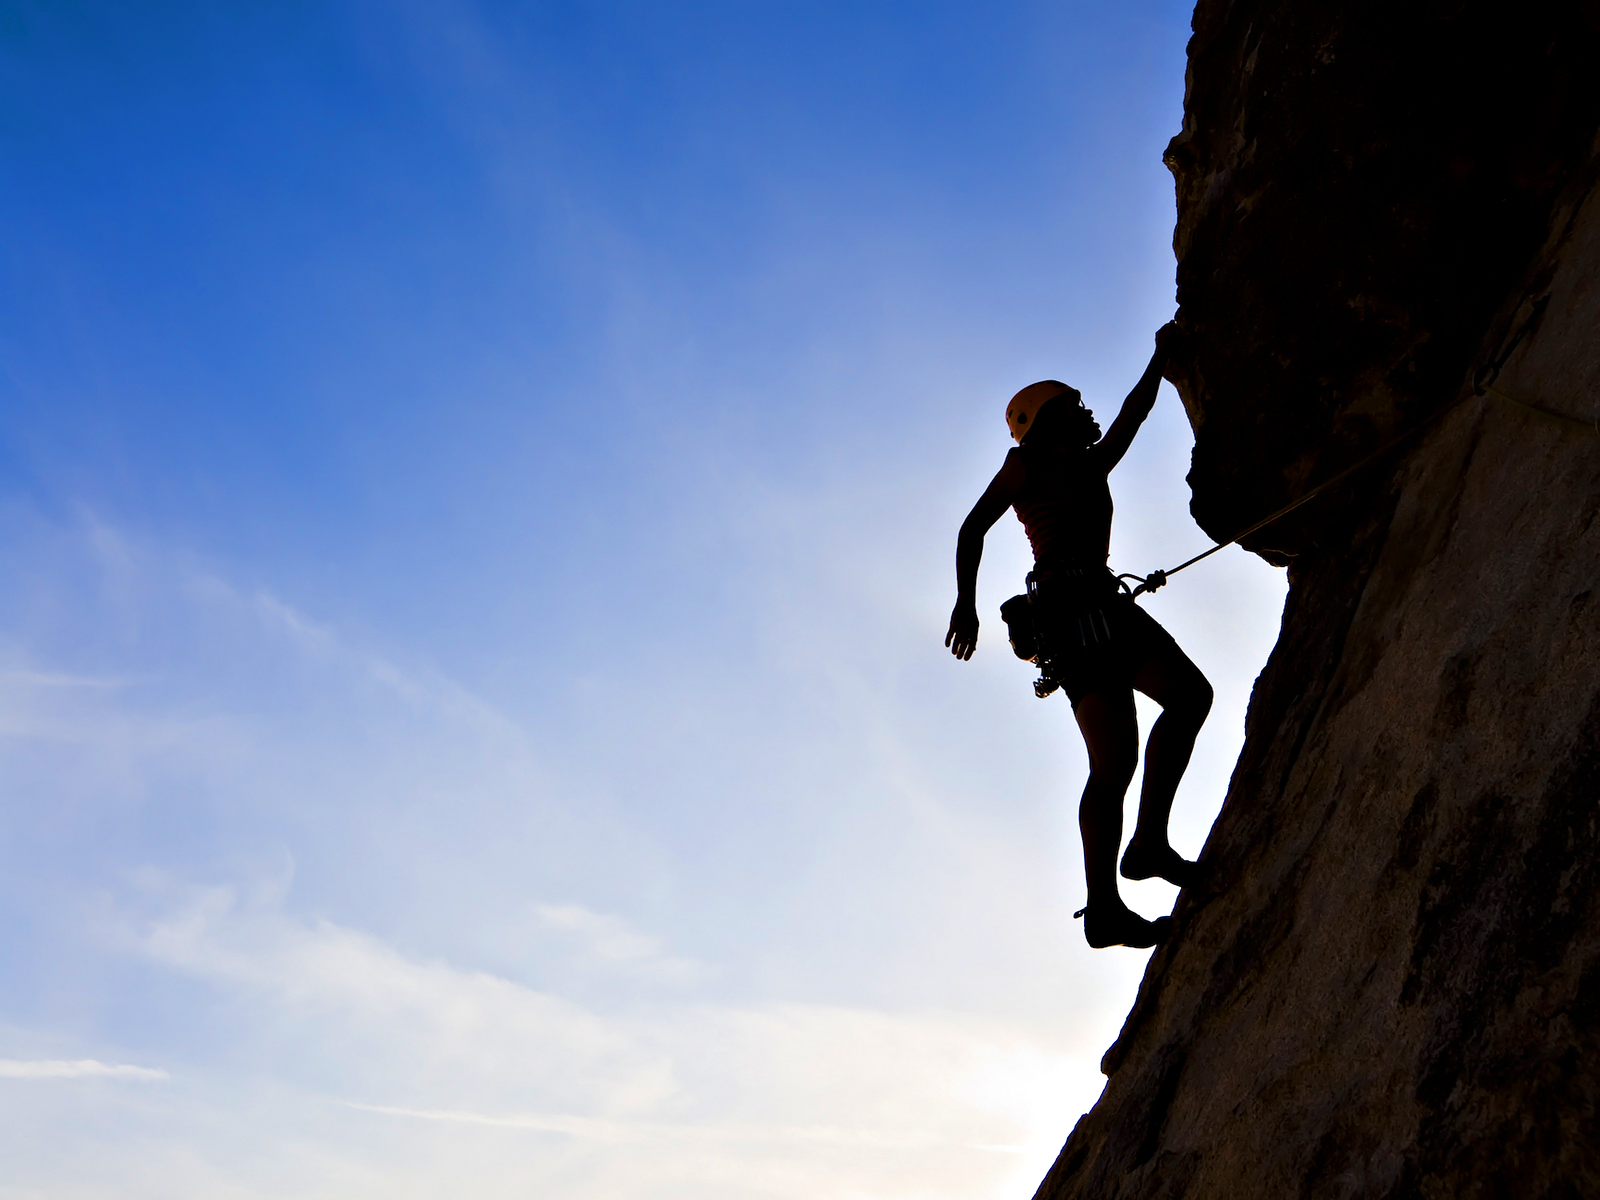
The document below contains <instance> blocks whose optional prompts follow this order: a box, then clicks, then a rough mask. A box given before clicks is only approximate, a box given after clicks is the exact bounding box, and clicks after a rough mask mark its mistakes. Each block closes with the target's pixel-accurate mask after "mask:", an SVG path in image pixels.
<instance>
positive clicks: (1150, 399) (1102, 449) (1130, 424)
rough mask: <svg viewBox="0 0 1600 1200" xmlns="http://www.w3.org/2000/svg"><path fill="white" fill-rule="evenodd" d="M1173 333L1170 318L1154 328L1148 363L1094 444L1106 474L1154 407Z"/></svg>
mask: <svg viewBox="0 0 1600 1200" xmlns="http://www.w3.org/2000/svg"><path fill="white" fill-rule="evenodd" d="M1176 332H1177V326H1176V325H1174V324H1172V323H1171V322H1170V321H1169V322H1168V323H1167V324H1165V325H1163V326H1162V327H1161V328H1160V329H1158V330H1156V352H1155V353H1154V354H1152V355H1151V356H1150V365H1149V366H1147V367H1146V368H1145V369H1144V374H1143V375H1141V376H1139V382H1138V383H1136V384H1134V385H1133V391H1131V392H1129V393H1128V397H1127V399H1125V400H1124V401H1123V402H1122V411H1121V412H1119V413H1118V414H1117V419H1116V420H1115V421H1113V422H1111V428H1110V429H1108V430H1106V435H1105V437H1103V438H1101V439H1100V443H1099V445H1097V446H1096V447H1095V452H1096V454H1097V455H1098V457H1099V459H1100V463H1101V465H1102V466H1103V467H1104V468H1105V470H1106V472H1107V473H1108V474H1109V473H1110V471H1111V468H1113V467H1115V466H1116V465H1117V464H1118V463H1119V462H1121V461H1122V456H1123V455H1124V454H1126V453H1127V452H1128V447H1129V446H1131V445H1132V444H1133V435H1134V434H1136V433H1138V432H1139V426H1141V425H1143V424H1144V419H1145V418H1146V417H1148V416H1149V415H1150V410H1151V409H1152V408H1154V407H1155V403H1156V392H1157V391H1159V390H1160V388H1161V374H1162V372H1163V371H1165V370H1166V369H1167V354H1168V350H1169V344H1170V342H1171V339H1172V337H1173V336H1174V335H1175V334H1176Z"/></svg>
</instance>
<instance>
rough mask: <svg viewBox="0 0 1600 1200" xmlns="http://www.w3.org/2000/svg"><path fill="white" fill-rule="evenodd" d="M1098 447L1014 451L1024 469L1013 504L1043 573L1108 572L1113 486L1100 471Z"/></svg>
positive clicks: (1028, 448)
mask: <svg viewBox="0 0 1600 1200" xmlns="http://www.w3.org/2000/svg"><path fill="white" fill-rule="evenodd" d="M1097 448H1098V443H1096V445H1094V446H1087V447H1082V448H1077V447H1069V446H1026V445H1023V446H1016V447H1013V448H1012V449H1011V450H1010V451H1008V452H1007V457H1008V458H1009V457H1010V456H1011V455H1016V456H1017V458H1018V460H1019V461H1020V464H1021V466H1022V469H1023V480H1024V482H1023V485H1022V492H1021V494H1020V495H1018V496H1017V498H1016V501H1015V502H1014V503H1013V504H1012V506H1011V507H1012V508H1013V510H1015V512H1016V514H1017V520H1019V521H1021V522H1022V528H1023V529H1024V530H1025V531H1026V532H1027V535H1028V542H1029V544H1031V545H1032V546H1033V561H1034V563H1035V565H1036V568H1037V569H1038V570H1039V571H1040V572H1041V573H1048V572H1050V571H1051V570H1053V569H1058V568H1068V567H1076V568H1078V569H1079V570H1084V571H1091V572H1092V571H1103V570H1105V565H1106V559H1107V558H1109V557H1110V554H1111V486H1110V484H1108V483H1107V482H1106V472H1105V471H1104V470H1102V469H1101V456H1100V455H1099V454H1097V453H1095V451H1096V449H1097Z"/></svg>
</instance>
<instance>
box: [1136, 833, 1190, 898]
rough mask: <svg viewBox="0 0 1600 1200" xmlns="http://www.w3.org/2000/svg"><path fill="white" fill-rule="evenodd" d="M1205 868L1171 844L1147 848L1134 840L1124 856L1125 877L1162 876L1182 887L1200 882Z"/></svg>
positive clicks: (1146, 877)
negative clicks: (1157, 848) (1191, 860)
mask: <svg viewBox="0 0 1600 1200" xmlns="http://www.w3.org/2000/svg"><path fill="white" fill-rule="evenodd" d="M1203 873H1204V868H1203V867H1201V865H1200V864H1199V863H1192V862H1190V861H1189V860H1188V859H1186V858H1184V857H1183V856H1181V855H1180V854H1179V853H1178V852H1177V851H1176V850H1174V849H1173V848H1172V847H1171V846H1162V847H1161V848H1160V849H1159V850H1146V849H1145V848H1144V847H1143V846H1140V845H1137V844H1135V843H1133V842H1129V843H1128V849H1127V851H1126V852H1125V853H1124V854H1123V856H1122V877H1123V878H1124V879H1154V878H1157V877H1160V878H1162V879H1165V880H1166V881H1167V882H1168V883H1175V884H1177V885H1178V886H1179V887H1181V888H1185V887H1189V886H1191V885H1192V884H1196V883H1199V882H1200V876H1201V875H1202V874H1203Z"/></svg>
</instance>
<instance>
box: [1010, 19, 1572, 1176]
mask: <svg viewBox="0 0 1600 1200" xmlns="http://www.w3.org/2000/svg"><path fill="white" fill-rule="evenodd" d="M1597 61H1600V5H1595V4H1547V5H1535V6H1525V7H1522V8H1517V7H1510V8H1508V7H1506V6H1504V5H1491V4H1473V3H1462V2H1460V0H1435V2H1431V3H1427V2H1418V3H1415V4H1411V5H1395V4H1392V3H1391V4H1385V5H1380V4H1374V3H1350V2H1340V0H1335V2H1334V3H1329V4H1323V5H1302V4H1293V3H1290V2H1289V0H1256V2H1253V3H1252V2H1249V0H1231V2H1230V0H1201V3H1200V5H1199V6H1198V8H1197V9H1196V11H1195V16H1194V37H1193V39H1192V40H1191V42H1190V45H1189V73H1188V84H1187V89H1186V95H1185V102H1184V125H1183V131H1182V133H1181V134H1180V135H1179V136H1178V137H1176V138H1175V139H1173V142H1172V144H1171V146H1170V147H1169V149H1168V152H1167V162H1168V165H1169V167H1171V169H1172V171H1173V174H1174V177H1175V179H1176V182H1177V194H1178V227H1177V233H1176V236H1175V239H1174V246H1175V249H1176V251H1177V256H1178V300H1179V315H1178V320H1179V324H1180V326H1181V328H1182V329H1183V330H1184V331H1185V332H1186V334H1187V335H1188V336H1187V339H1186V341H1185V343H1184V345H1183V347H1182V348H1181V350H1180V353H1179V354H1178V355H1177V356H1176V357H1175V359H1174V362H1173V365H1172V367H1171V369H1170V377H1171V378H1172V380H1173V382H1174V383H1175V384H1176V385H1177V386H1178V388H1179V391H1180V393H1181V395H1182V397H1183V402H1184V405H1185V408H1186V409H1187V411H1188V414H1189V419H1190V423H1191V425H1192V426H1193V428H1194V431H1195V451H1194V463H1193V470H1192V472H1191V473H1190V477H1189V479H1190V483H1191V485H1192V487H1193V490H1194V503H1193V511H1194V514H1195V517H1196V519H1197V520H1199V521H1200V523H1201V525H1202V526H1203V527H1204V528H1205V529H1206V530H1207V532H1209V533H1211V534H1212V535H1213V536H1216V537H1218V538H1222V537H1227V536H1230V535H1232V534H1233V533H1234V532H1235V531H1236V530H1238V529H1239V528H1242V527H1244V526H1247V525H1249V524H1250V523H1251V522H1253V521H1255V520H1257V519H1259V518H1260V517H1261V516H1263V515H1265V514H1267V513H1269V512H1271V511H1273V510H1275V509H1276V508H1278V507H1280V506H1281V505H1283V504H1284V503H1286V502H1287V501H1289V500H1292V499H1294V498H1295V497H1296V496H1298V495H1300V494H1302V493H1303V492H1304V491H1305V490H1306V489H1308V488H1309V487H1311V486H1313V485H1315V484H1316V483H1318V482H1319V481H1321V480H1323V479H1326V478H1329V477H1331V476H1333V475H1335V474H1337V473H1338V472H1339V471H1340V470H1342V469H1343V468H1345V467H1347V466H1349V465H1351V464H1353V463H1356V462H1359V461H1361V460H1362V459H1364V458H1366V457H1367V456H1368V455H1371V454H1373V453H1374V452H1377V451H1380V450H1382V449H1383V448H1384V447H1385V446H1387V445H1389V444H1390V443H1391V442H1393V441H1394V440H1395V439H1397V438H1401V437H1402V436H1403V435H1408V434H1409V436H1404V438H1403V440H1401V441H1400V442H1399V444H1398V445H1396V446H1394V447H1393V448H1392V449H1391V450H1389V451H1387V452H1386V453H1383V454H1381V455H1380V456H1379V457H1378V458H1377V459H1376V460H1375V461H1373V462H1372V463H1370V464H1369V465H1367V466H1366V467H1364V468H1362V469H1361V470H1360V471H1359V472H1358V473H1356V474H1355V475H1354V476H1352V477H1351V478H1350V479H1349V480H1348V481H1347V482H1345V483H1343V484H1341V485H1340V486H1339V487H1338V488H1337V489H1334V490H1333V491H1331V492H1329V493H1327V494H1325V495H1323V496H1321V497H1319V498H1318V499H1317V500H1315V501H1314V502H1313V503H1312V504H1310V505H1307V506H1306V507H1305V508H1303V509H1300V510H1298V511H1297V512H1296V513H1294V514H1293V515H1292V516H1291V517H1288V518H1286V519H1284V520H1282V521H1279V522H1277V523H1275V524H1274V525H1272V526H1270V527H1268V528H1266V529H1264V530H1262V531H1261V532H1260V533H1259V534H1257V535H1255V536H1254V537H1252V538H1250V539H1247V541H1246V543H1245V544H1246V545H1247V547H1248V548H1250V549H1253V550H1255V551H1257V552H1258V553H1261V554H1263V555H1264V556H1265V557H1268V558H1269V559H1270V560H1272V561H1275V562H1279V563H1287V564H1288V567H1289V580H1290V592H1289V597H1288V601H1287V603H1286V606H1285V611H1284V616H1283V628H1282V633H1281V636H1280V638H1279V641H1278V644H1277V646H1276V648H1275V649H1274V651H1273V653H1272V656H1271V658H1270V660H1269V661H1268V663H1267V666H1266V668H1265V669H1264V670H1263V672H1262V674H1261V677H1260V679H1259V680H1258V681H1257V683H1256V688H1255V692H1254V694H1253V696H1252V699H1251V704H1250V711H1249V716H1248V718H1247V721H1246V736H1245V744H1244V749H1243V751H1242V753H1241V755H1240V759H1239V764H1238V766H1237V768H1236V770H1235V773H1234V776H1233V780H1232V783H1231V785H1230V787H1229V791H1228V795H1227V798H1226V800H1225V802H1224V804H1223V807H1222V811H1221V814H1220V815H1219V817H1218V819H1217V822H1216V825H1215V826H1214V828H1213V830H1212V833H1211V836H1210V838H1209V839H1208V841H1207V843H1206V847H1205V850H1204V852H1203V854H1202V856H1201V859H1202V862H1204V863H1205V864H1206V865H1207V867H1208V869H1209V871H1210V880H1209V882H1208V884H1207V885H1206V886H1204V887H1201V888H1196V889H1191V890H1190V891H1186V892H1185V893H1184V894H1183V895H1182V896H1181V897H1180V899H1179V904H1178V907H1177V910H1176V914H1175V915H1176V923H1177V929H1176V933H1175V936H1174V937H1173V939H1172V941H1171V942H1170V943H1169V944H1168V945H1167V946H1165V947H1163V948H1162V949H1160V950H1158V951H1157V952H1156V953H1155V954H1154V955H1152V957H1151V960H1150V964H1149V968H1148V970H1147V972H1146V974H1145V979H1144V983H1143V985H1142V987H1141V989H1140V993H1139V997H1138V1000H1137V1002H1136V1004H1135V1006H1134V1009H1133V1011H1132V1012H1131V1013H1130V1015H1129V1017H1128V1021H1127V1024H1126V1025H1125V1026H1124V1028H1123V1031H1122V1034H1121V1036H1120V1037H1119V1039H1118V1041H1117V1043H1116V1044H1115V1045H1114V1046H1112V1047H1111V1049H1110V1050H1109V1051H1107V1054H1106V1057H1105V1061H1104V1063H1103V1069H1104V1070H1105V1072H1106V1074H1107V1075H1108V1076H1109V1080H1108V1083H1107V1085H1106V1090H1105V1093H1104V1094H1103V1095H1102V1097H1101V1099H1100V1101H1099V1103H1097V1104H1096V1105H1095V1107H1094V1109H1093V1110H1092V1111H1090V1112H1089V1113H1088V1114H1086V1115H1085V1116H1084V1118H1083V1119H1082V1120H1081V1121H1080V1122H1079V1123H1078V1126H1077V1128H1075V1129H1074V1130H1073V1132H1072V1135H1071V1137H1070V1138H1069V1139H1068V1141H1067V1143H1066V1145H1065V1147H1064V1148H1063V1150H1062V1152H1061V1155H1060V1157H1059V1158H1058V1159H1057V1161H1056V1164H1055V1166H1054V1167H1053V1168H1052V1169H1051V1171H1050V1173H1049V1175H1048V1176H1047V1177H1046V1178H1045V1180H1044V1182H1043V1184H1042V1185H1041V1187H1040V1189H1039V1192H1038V1200H1066V1198H1068V1197H1092V1198H1096V1200H1098V1198H1110V1197H1129V1198H1132V1197H1138V1198H1141V1200H1146V1198H1154V1197H1195V1198H1207V1197H1218V1198H1222V1197H1226V1198H1228V1200H1236V1198H1250V1197H1262V1198H1267V1197H1271V1198H1272V1200H1281V1198H1283V1197H1329V1198H1332V1197H1340V1198H1356V1197H1379V1196H1382V1197H1410V1196H1417V1197H1439V1198H1445V1197H1448V1198H1450V1200H1465V1198H1472V1197H1485V1198H1487V1197H1512V1196H1515V1197H1518V1198H1519V1200H1521V1198H1528V1200H1536V1198H1543V1197H1550V1198H1555V1197H1580V1196H1584V1197H1587V1196H1597V1195H1600V1122H1597V1118H1596V1102H1597V1099H1600V598H1597V597H1596V596H1595V594H1594V591H1595V589H1596V587H1597V586H1600V522H1597V521H1596V517H1597V515H1600V426H1594V427H1592V428H1589V427H1585V425H1584V424H1582V422H1590V423H1592V422H1594V421H1595V420H1596V419H1597V418H1600V146H1597V144H1596V132H1597V130H1600V87H1596V86H1595V85H1594V69H1593V64H1594V63H1595V62H1597ZM1546 298H1548V299H1547V300H1546ZM1541 301H1544V303H1543V304H1541V303H1540V302H1541ZM1536 314H1540V315H1538V316H1537V319H1536V320H1535V319H1534V318H1535V315H1536ZM1519 330H1521V331H1524V336H1523V337H1522V338H1521V340H1520V341H1519V342H1517V343H1516V346H1515V349H1514V350H1513V351H1512V353H1511V354H1510V356H1509V357H1507V358H1506V362H1505V365H1504V368H1503V369H1502V370H1501V372H1500V373H1499V374H1498V376H1497V377H1495V378H1494V380H1493V385H1494V386H1493V388H1492V389H1489V390H1482V389H1479V388H1475V386H1474V385H1475V383H1482V382H1484V378H1483V376H1482V375H1480V374H1478V373H1477V369H1478V368H1480V367H1481V366H1482V364H1485V363H1487V362H1490V361H1492V360H1494V359H1496V358H1497V357H1499V356H1500V355H1501V353H1502V352H1503V350H1504V348H1505V347H1506V346H1507V345H1508V344H1509V343H1510V341H1511V338H1512V337H1513V335H1514V334H1515V333H1516V332H1517V331H1519ZM1526 405H1533V406H1535V407H1537V408H1542V409H1545V410H1547V412H1549V413H1555V414H1560V415H1559V416H1555V417H1552V416H1548V415H1545V414H1544V413H1540V412H1536V411H1532V410H1531V409H1530V408H1529V407H1526ZM1562 417H1566V418H1569V419H1567V420H1563V419H1561V418H1562ZM1413 431H1414V432H1413ZM1199 569H1203V568H1199ZM1183 582H1184V580H1183V577H1181V576H1180V577H1179V579H1178V580H1176V581H1175V582H1174V585H1173V586H1177V587H1182V586H1183Z"/></svg>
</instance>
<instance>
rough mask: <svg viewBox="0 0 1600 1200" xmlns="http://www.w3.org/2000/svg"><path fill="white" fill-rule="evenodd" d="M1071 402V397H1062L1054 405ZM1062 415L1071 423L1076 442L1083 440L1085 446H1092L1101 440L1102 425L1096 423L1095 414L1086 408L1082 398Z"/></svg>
mask: <svg viewBox="0 0 1600 1200" xmlns="http://www.w3.org/2000/svg"><path fill="white" fill-rule="evenodd" d="M1071 400H1072V397H1071V396H1062V397H1060V398H1059V399H1058V400H1055V401H1053V402H1052V403H1057V404H1066V403H1067V402H1069V401H1071ZM1061 415H1062V416H1064V417H1066V418H1067V419H1068V421H1069V422H1070V428H1071V429H1072V431H1073V435H1074V436H1073V440H1074V441H1079V440H1081V441H1082V442H1083V444H1084V445H1085V446H1092V445H1093V444H1094V443H1095V442H1098V441H1099V440H1100V425H1099V423H1098V422H1096V421H1095V419H1094V413H1093V412H1092V411H1090V410H1089V409H1088V408H1086V407H1084V403H1083V398H1082V397H1081V396H1080V397H1078V398H1077V402H1076V403H1075V404H1070V405H1069V407H1068V408H1067V410H1066V411H1065V412H1063V413H1062V414H1061Z"/></svg>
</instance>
